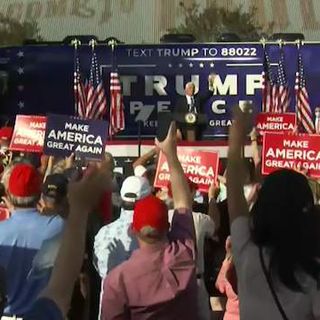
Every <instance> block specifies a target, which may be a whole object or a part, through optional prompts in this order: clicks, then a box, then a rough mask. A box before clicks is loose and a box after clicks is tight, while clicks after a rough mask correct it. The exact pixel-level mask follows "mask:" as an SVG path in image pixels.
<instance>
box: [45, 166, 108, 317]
mask: <svg viewBox="0 0 320 320" xmlns="http://www.w3.org/2000/svg"><path fill="white" fill-rule="evenodd" d="M109 180H110V178H109V177H108V175H107V174H106V173H105V171H102V170H99V171H98V170H96V171H95V172H93V173H92V174H90V175H88V176H86V177H85V178H83V179H82V180H81V181H79V182H75V183H71V184H70V187H69V194H68V196H69V203H70V213H69V216H68V220H67V223H66V227H65V230H64V234H63V238H62V243H61V247H60V250H59V253H58V256H57V259H56V262H55V265H54V268H53V271H52V275H51V278H50V281H49V284H48V286H47V288H46V289H45V290H44V292H43V293H42V297H43V298H48V299H50V300H52V301H54V302H55V304H56V305H57V307H58V308H59V309H60V311H61V312H62V314H63V315H64V316H65V315H66V313H67V311H68V309H69V305H70V301H71V296H72V292H73V288H74V283H75V281H76V279H77V278H78V276H79V273H80V268H81V265H82V262H83V257H84V251H85V238H86V230H87V221H88V214H89V213H90V212H91V211H92V210H93V208H94V207H95V206H96V205H97V203H98V201H99V199H100V197H101V195H102V193H103V192H104V191H105V190H106V189H107V185H108V184H110V183H109Z"/></svg>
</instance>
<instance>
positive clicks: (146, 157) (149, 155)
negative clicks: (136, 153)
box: [132, 148, 158, 169]
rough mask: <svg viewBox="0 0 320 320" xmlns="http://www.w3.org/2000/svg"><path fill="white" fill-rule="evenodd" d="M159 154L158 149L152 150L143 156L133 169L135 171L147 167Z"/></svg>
mask: <svg viewBox="0 0 320 320" xmlns="http://www.w3.org/2000/svg"><path fill="white" fill-rule="evenodd" d="M157 153H158V148H152V149H151V150H150V151H148V152H147V153H145V154H144V155H142V156H141V157H140V158H138V159H137V160H136V161H135V162H134V163H133V164H132V166H133V169H135V168H136V167H137V166H144V167H145V166H146V165H147V163H148V162H149V161H150V160H152V159H153V158H154V157H155V156H156V154H157Z"/></svg>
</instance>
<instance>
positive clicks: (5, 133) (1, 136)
mask: <svg viewBox="0 0 320 320" xmlns="http://www.w3.org/2000/svg"><path fill="white" fill-rule="evenodd" d="M12 134H13V128H11V127H2V128H0V140H6V141H10V140H11V138H12Z"/></svg>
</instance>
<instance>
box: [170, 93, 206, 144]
mask: <svg viewBox="0 0 320 320" xmlns="http://www.w3.org/2000/svg"><path fill="white" fill-rule="evenodd" d="M210 97H212V91H209V90H208V92H206V94H204V95H200V94H199V93H198V94H195V95H194V105H195V107H196V109H197V113H204V104H205V103H206V101H207V100H209V99H210ZM188 112H189V105H188V100H187V97H186V96H181V97H178V99H177V101H176V105H175V107H174V109H173V113H174V117H175V119H176V121H177V127H178V128H179V129H180V131H181V133H182V136H183V138H184V139H185V138H186V126H185V125H183V124H182V123H180V122H179V121H184V120H183V119H184V117H185V115H186V114H187V113H188ZM205 127H206V126H205V125H202V126H197V127H196V136H197V140H200V139H201V136H202V131H203V130H204V129H205Z"/></svg>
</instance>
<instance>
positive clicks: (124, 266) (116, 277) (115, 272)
mask: <svg viewBox="0 0 320 320" xmlns="http://www.w3.org/2000/svg"><path fill="white" fill-rule="evenodd" d="M129 260H130V259H129ZM129 260H127V261H124V262H122V263H121V264H119V265H118V266H116V267H114V268H113V269H112V270H111V271H110V272H109V273H108V275H107V276H106V279H105V282H106V284H107V285H111V286H114V285H119V284H120V282H122V280H123V278H124V276H125V274H126V273H127V272H128V271H130V269H131V266H130V261H129Z"/></svg>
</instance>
